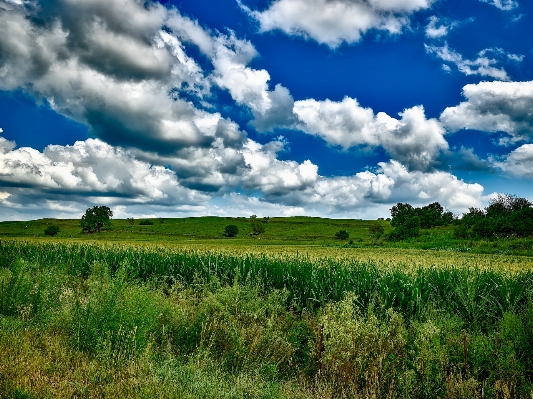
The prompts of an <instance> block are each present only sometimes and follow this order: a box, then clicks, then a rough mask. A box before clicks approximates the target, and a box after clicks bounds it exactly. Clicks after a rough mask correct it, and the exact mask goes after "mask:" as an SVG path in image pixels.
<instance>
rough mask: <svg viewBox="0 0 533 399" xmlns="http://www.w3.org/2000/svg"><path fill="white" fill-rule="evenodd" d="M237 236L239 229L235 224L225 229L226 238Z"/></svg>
mask: <svg viewBox="0 0 533 399" xmlns="http://www.w3.org/2000/svg"><path fill="white" fill-rule="evenodd" d="M237 234H239V228H238V227H237V226H235V225H234V224H230V225H228V226H226V228H225V229H224V235H225V236H226V237H235V236H236V235H237Z"/></svg>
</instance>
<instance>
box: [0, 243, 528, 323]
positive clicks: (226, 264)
mask: <svg viewBox="0 0 533 399" xmlns="http://www.w3.org/2000/svg"><path fill="white" fill-rule="evenodd" d="M0 251H1V255H0V262H1V263H0V265H4V267H5V266H8V265H17V264H18V263H17V260H18V259H23V260H24V261H25V262H28V263H30V264H38V265H40V267H43V268H46V267H50V266H54V265H58V264H60V265H65V267H66V268H67V270H68V273H69V274H71V275H73V276H78V277H83V278H86V277H87V276H88V275H89V274H90V271H91V268H92V267H93V265H95V264H101V265H106V267H107V268H109V272H110V273H111V274H115V273H117V271H118V270H122V272H123V273H125V274H127V276H128V278H129V279H132V280H138V281H144V282H146V281H148V280H150V279H154V278H157V279H159V280H160V281H162V282H166V283H167V284H168V285H170V284H172V283H174V282H176V281H178V282H180V283H182V284H185V285H190V284H193V283H195V282H198V281H200V282H202V283H204V282H205V283H209V282H210V281H212V280H213V279H215V280H216V281H218V282H220V284H222V285H227V284H232V283H233V282H234V281H236V279H237V280H239V281H248V282H252V283H253V284H256V285H258V286H261V288H262V290H263V291H264V292H266V293H268V292H271V291H273V290H286V291H287V292H288V295H287V298H286V302H287V305H288V306H290V305H292V306H293V307H296V308H297V309H300V310H301V309H303V308H306V309H318V308H320V307H322V306H324V305H325V304H327V303H329V302H337V301H340V300H342V299H343V298H344V297H345V295H346V293H348V292H350V293H353V294H354V295H355V297H356V298H357V304H358V306H359V309H361V310H365V309H367V308H368V307H369V306H370V305H371V304H373V305H374V306H377V307H379V308H381V309H383V310H387V309H389V308H392V309H394V310H395V311H398V312H399V313H401V314H402V315H403V316H405V317H406V318H407V319H411V318H413V317H417V316H419V315H420V314H421V313H423V312H425V309H427V307H428V306H429V305H431V307H436V308H438V309H440V310H442V311H446V312H449V313H454V314H458V315H460V317H461V319H462V320H464V321H465V322H466V323H468V324H469V325H470V326H471V327H473V328H482V329H487V328H490V326H491V325H494V323H495V321H496V320H498V319H499V318H500V317H501V316H502V315H503V314H504V313H505V312H514V311H516V310H518V309H520V308H521V307H522V306H523V305H524V304H525V303H526V302H527V301H528V300H529V299H530V298H531V297H532V295H533V272H532V271H529V270H528V271H524V272H521V273H513V274H511V273H501V272H499V271H494V270H490V269H478V268H474V269H472V268H465V267H461V266H460V265H457V266H455V267H453V266H452V267H446V268H408V267H406V268H404V269H393V268H385V267H381V266H380V265H379V264H377V263H375V262H372V261H366V262H361V261H351V262H350V261H348V262H346V261H338V260H332V259H321V260H316V259H309V258H308V257H305V256H299V257H296V256H268V255H257V254H246V253H244V254H231V253H216V252H200V251H175V250H169V249H164V248H152V249H146V248H144V249H136V248H134V247H131V246H106V247H102V246H98V245H89V244H66V243H59V244H50V243H39V244H36V243H24V242H22V243H21V242H15V241H11V242H10V241H2V242H1V243H0ZM8 269H9V270H11V269H13V270H12V272H13V273H17V268H16V267H14V268H13V267H11V266H8ZM11 281H12V283H11V284H19V285H24V282H23V281H22V280H21V281H19V280H18V279H17V278H15V279H12V280H11ZM5 289H10V290H14V289H15V290H18V289H20V290H23V289H24V288H23V287H22V286H21V287H19V288H15V287H12V288H9V287H6V288H5ZM2 306H4V305H2ZM6 306H7V305H6Z"/></svg>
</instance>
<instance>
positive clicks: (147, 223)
mask: <svg viewBox="0 0 533 399" xmlns="http://www.w3.org/2000/svg"><path fill="white" fill-rule="evenodd" d="M153 224H154V222H152V221H151V220H148V219H144V220H141V221H140V222H139V226H153Z"/></svg>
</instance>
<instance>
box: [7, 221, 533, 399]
mask: <svg viewBox="0 0 533 399" xmlns="http://www.w3.org/2000/svg"><path fill="white" fill-rule="evenodd" d="M138 222H139V221H138V220H137V221H135V224H134V225H133V226H131V225H130V224H129V222H128V221H126V220H114V221H113V225H112V228H111V229H110V230H108V231H105V232H102V233H100V234H90V235H89V234H81V233H80V228H79V225H78V221H74V220H59V221H56V220H46V219H45V220H39V221H32V222H4V223H0V353H1V354H2V355H1V356H0V398H2V399H4V398H64V397H75V398H101V397H117V398H122V397H128V398H317V399H318V398H437V397H439V398H531V397H533V257H531V256H527V255H529V254H530V246H531V240H528V239H521V240H499V241H486V242H484V241H474V242H470V241H461V240H454V239H453V238H452V230H451V228H450V227H447V228H439V229H432V230H428V231H424V232H423V234H422V235H421V236H420V237H419V238H418V239H416V240H410V241H406V242H396V243H392V242H387V241H385V240H373V239H372V238H371V237H370V235H369V233H368V227H369V226H370V224H371V223H373V222H370V221H360V220H329V219H318V218H300V217H298V218H270V219H269V220H268V221H265V222H264V223H265V232H264V233H263V234H261V235H260V236H259V237H253V236H251V235H250V233H251V226H250V221H249V219H241V218H238V219H227V218H211V217H206V218H189V219H165V220H159V219H154V220H153V222H154V224H153V225H151V226H140V225H138ZM380 223H382V224H383V226H384V227H385V230H386V231H390V226H389V225H388V222H386V221H380ZM51 224H55V225H58V226H59V227H60V229H61V232H60V234H59V235H58V236H57V237H45V236H44V234H43V233H44V229H45V228H46V227H47V226H49V225H51ZM228 224H236V225H237V226H238V227H239V230H240V232H241V233H240V234H239V236H238V237H237V238H232V239H228V238H225V237H223V234H222V232H223V230H224V227H225V226H226V225H228ZM340 229H345V230H347V231H348V232H349V233H350V240H351V241H350V240H346V241H340V240H336V239H335V238H334V233H335V232H336V231H338V230H340Z"/></svg>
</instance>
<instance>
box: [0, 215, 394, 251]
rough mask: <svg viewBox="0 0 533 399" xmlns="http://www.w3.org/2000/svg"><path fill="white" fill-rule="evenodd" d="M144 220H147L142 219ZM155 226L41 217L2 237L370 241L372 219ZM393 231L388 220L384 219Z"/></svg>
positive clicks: (207, 220)
mask: <svg viewBox="0 0 533 399" xmlns="http://www.w3.org/2000/svg"><path fill="white" fill-rule="evenodd" d="M143 220H144V219H143ZM149 220H152V221H153V222H154V224H153V225H152V226H140V225H139V221H140V220H135V224H134V225H133V226H131V225H130V224H129V222H128V221H127V220H121V219H118V220H113V221H112V227H111V228H110V229H109V230H108V231H104V232H102V233H100V234H91V235H87V234H83V233H81V229H80V227H79V220H66V219H40V220H34V221H28V222H1V223H0V236H6V237H44V230H45V228H46V227H47V226H49V225H52V224H54V225H57V226H59V228H60V229H61V231H60V233H59V234H58V235H57V238H87V237H90V238H91V239H102V240H116V241H123V240H142V241H154V242H166V241H178V242H182V241H188V240H218V239H220V240H225V241H230V242H237V243H246V242H256V241H257V240H258V239H261V240H263V243H267V244H268V243H280V242H281V243H308V244H320V245H323V244H335V243H337V244H338V240H336V239H335V233H336V232H337V231H339V230H341V229H344V230H347V231H348V232H349V233H350V239H352V240H354V241H360V240H369V239H370V235H369V233H368V227H369V226H370V223H372V222H371V221H364V220H352V219H345V220H343V219H323V218H312V217H301V216H299V217H288V218H269V219H268V221H265V219H261V218H260V219H259V220H261V221H262V222H263V223H264V226H265V233H263V234H261V235H260V236H259V237H252V236H251V233H252V227H251V223H250V219H248V218H224V217H214V216H205V217H195V218H182V219H149ZM381 223H382V224H383V226H384V227H385V228H386V229H387V230H390V226H389V223H388V222H385V221H383V222H381ZM229 224H234V225H236V226H237V227H238V228H239V235H238V236H237V237H236V238H232V239H228V238H226V237H224V228H225V227H226V226H227V225H229Z"/></svg>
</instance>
